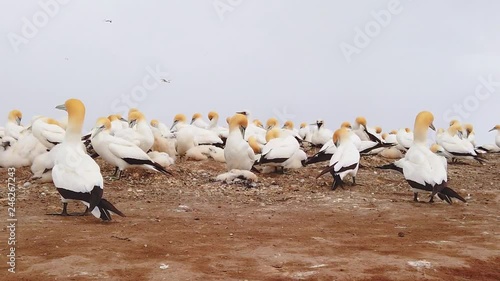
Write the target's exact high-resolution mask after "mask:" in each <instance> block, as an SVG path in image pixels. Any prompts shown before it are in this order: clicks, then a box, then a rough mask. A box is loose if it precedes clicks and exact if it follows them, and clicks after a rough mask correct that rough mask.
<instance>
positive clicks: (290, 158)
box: [252, 127, 307, 171]
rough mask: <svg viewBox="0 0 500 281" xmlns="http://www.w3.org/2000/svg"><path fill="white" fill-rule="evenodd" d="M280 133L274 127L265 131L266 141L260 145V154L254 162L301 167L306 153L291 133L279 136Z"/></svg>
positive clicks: (286, 167)
mask: <svg viewBox="0 0 500 281" xmlns="http://www.w3.org/2000/svg"><path fill="white" fill-rule="evenodd" d="M281 133H282V130H281V129H278V128H276V127H275V128H273V129H271V130H269V131H268V132H267V134H266V141H267V143H266V144H265V145H264V146H263V147H262V151H261V156H260V158H259V160H258V162H257V163H255V164H256V165H257V164H260V165H267V166H273V167H282V169H298V168H301V167H303V165H304V163H305V160H306V159H307V155H306V153H305V152H304V151H303V150H302V149H300V144H299V142H298V141H297V139H295V137H294V136H292V135H289V136H286V137H281V136H280V135H281ZM252 149H253V148H252ZM254 151H255V150H254ZM282 171H283V170H282Z"/></svg>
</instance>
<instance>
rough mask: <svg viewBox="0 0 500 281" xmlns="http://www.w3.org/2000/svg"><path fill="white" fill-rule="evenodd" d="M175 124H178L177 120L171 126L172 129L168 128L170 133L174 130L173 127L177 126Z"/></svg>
mask: <svg viewBox="0 0 500 281" xmlns="http://www.w3.org/2000/svg"><path fill="white" fill-rule="evenodd" d="M177 122H179V121H177V120H176V121H174V123H173V124H172V127H170V131H172V130H173V129H174V127H175V125H177Z"/></svg>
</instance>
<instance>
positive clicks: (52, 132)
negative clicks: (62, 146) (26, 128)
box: [31, 117, 66, 149]
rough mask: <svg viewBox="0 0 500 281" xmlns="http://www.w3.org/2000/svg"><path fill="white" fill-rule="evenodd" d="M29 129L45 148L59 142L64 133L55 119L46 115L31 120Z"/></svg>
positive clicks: (62, 138)
mask: <svg viewBox="0 0 500 281" xmlns="http://www.w3.org/2000/svg"><path fill="white" fill-rule="evenodd" d="M31 131H32V133H33V136H35V137H36V138H37V139H38V140H39V141H40V142H41V143H42V144H43V145H44V146H45V147H46V148H47V149H51V148H52V147H54V146H55V145H57V144H59V143H61V142H62V141H63V140H64V135H65V134H66V131H65V130H64V129H63V128H62V126H61V124H59V122H58V121H57V120H54V119H52V118H48V117H40V118H37V119H36V120H35V121H33V123H32V124H31Z"/></svg>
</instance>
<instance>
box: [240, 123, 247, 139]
mask: <svg viewBox="0 0 500 281" xmlns="http://www.w3.org/2000/svg"><path fill="white" fill-rule="evenodd" d="M245 130H246V128H245V127H242V126H240V132H241V136H242V137H243V138H245Z"/></svg>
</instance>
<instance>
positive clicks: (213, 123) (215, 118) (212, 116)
mask: <svg viewBox="0 0 500 281" xmlns="http://www.w3.org/2000/svg"><path fill="white" fill-rule="evenodd" d="M208 120H209V121H210V124H209V125H208V129H209V130H211V131H212V132H215V133H216V134H217V135H218V136H219V138H221V139H222V140H223V141H224V140H225V139H227V136H228V135H229V129H228V128H225V127H221V126H219V125H218V124H217V123H218V122H219V113H217V112H216V111H210V112H209V113H208Z"/></svg>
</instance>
